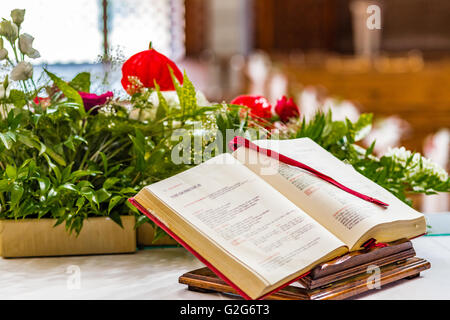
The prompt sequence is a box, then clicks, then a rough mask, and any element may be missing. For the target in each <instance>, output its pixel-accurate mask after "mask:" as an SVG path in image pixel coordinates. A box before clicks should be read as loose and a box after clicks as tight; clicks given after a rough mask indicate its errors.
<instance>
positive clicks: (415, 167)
mask: <svg viewBox="0 0 450 320" xmlns="http://www.w3.org/2000/svg"><path fill="white" fill-rule="evenodd" d="M384 156H385V157H390V158H392V159H393V160H394V161H395V162H397V163H400V164H402V165H404V166H405V165H406V162H407V160H408V159H409V158H410V157H411V156H412V159H411V160H410V163H409V164H408V170H409V173H408V176H409V177H412V176H414V175H416V174H420V173H422V172H427V173H429V174H430V175H436V176H438V177H439V179H440V180H441V181H447V179H448V173H447V171H445V170H444V169H443V168H441V167H440V166H439V165H438V164H436V163H435V162H433V161H432V160H430V159H427V158H425V157H423V156H421V155H420V154H419V153H415V154H414V155H413V154H412V152H411V151H409V150H406V149H405V147H401V148H389V149H388V151H387V152H386V153H385V155H384Z"/></svg>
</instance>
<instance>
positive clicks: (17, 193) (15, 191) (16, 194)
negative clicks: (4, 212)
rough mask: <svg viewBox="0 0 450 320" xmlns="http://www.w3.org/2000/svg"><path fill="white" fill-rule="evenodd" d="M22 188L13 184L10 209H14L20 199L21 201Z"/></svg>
mask: <svg viewBox="0 0 450 320" xmlns="http://www.w3.org/2000/svg"><path fill="white" fill-rule="evenodd" d="M23 191H24V190H23V187H22V186H21V185H19V184H17V183H14V184H13V187H12V189H11V207H13V208H14V207H15V206H16V205H17V204H18V203H19V201H20V199H22V195H23Z"/></svg>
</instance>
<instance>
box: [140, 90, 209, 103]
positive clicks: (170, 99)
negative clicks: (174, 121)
mask: <svg viewBox="0 0 450 320" xmlns="http://www.w3.org/2000/svg"><path fill="white" fill-rule="evenodd" d="M161 94H162V96H163V97H164V99H165V100H166V101H167V104H168V105H169V106H179V105H180V99H179V98H178V95H177V92H176V91H175V90H171V91H161ZM195 97H196V98H197V104H198V105H199V106H201V107H204V106H209V105H210V103H209V101H208V100H207V99H206V97H205V95H204V94H203V93H202V92H201V91H199V90H197V91H196V92H195ZM149 100H150V102H151V103H152V104H153V105H154V106H155V107H158V106H159V98H158V93H157V92H156V91H153V92H152V94H151V95H150V98H149Z"/></svg>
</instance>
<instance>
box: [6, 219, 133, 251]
mask: <svg viewBox="0 0 450 320" xmlns="http://www.w3.org/2000/svg"><path fill="white" fill-rule="evenodd" d="M55 222H56V220H55V219H24V220H0V256H2V257H4V258H16V257H38V256H66V255H85V254H105V253H126V252H135V251H136V230H135V228H134V224H135V217H134V216H122V224H123V229H122V228H121V227H120V226H118V225H117V224H116V223H115V222H114V221H112V220H111V219H110V218H108V217H93V218H89V219H87V220H85V221H84V223H83V228H82V229H81V232H80V234H79V235H78V237H77V236H76V234H75V233H72V234H70V235H69V233H68V232H67V231H66V230H65V225H64V223H62V224H60V225H58V226H57V227H53V226H54V224H55Z"/></svg>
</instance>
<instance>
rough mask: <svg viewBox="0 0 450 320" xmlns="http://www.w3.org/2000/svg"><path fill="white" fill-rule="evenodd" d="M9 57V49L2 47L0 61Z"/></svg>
mask: <svg viewBox="0 0 450 320" xmlns="http://www.w3.org/2000/svg"><path fill="white" fill-rule="evenodd" d="M7 57H8V50H6V49H5V48H1V49H0V61H1V60H3V59H6V58H7Z"/></svg>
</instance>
